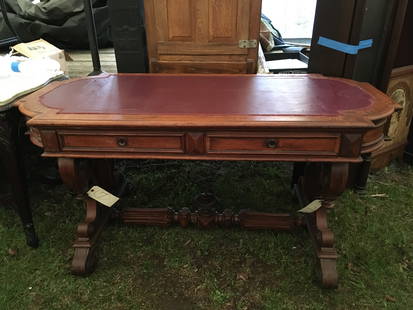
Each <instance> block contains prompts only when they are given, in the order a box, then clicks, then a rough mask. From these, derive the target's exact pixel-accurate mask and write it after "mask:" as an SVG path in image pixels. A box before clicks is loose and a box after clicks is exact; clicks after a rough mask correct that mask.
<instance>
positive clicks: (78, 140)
mask: <svg viewBox="0 0 413 310" xmlns="http://www.w3.org/2000/svg"><path fill="white" fill-rule="evenodd" d="M58 136H59V140H60V145H61V148H62V150H63V151H80V150H82V151H85V150H88V151H96V152H99V151H112V152H113V151H115V152H145V153H183V152H184V134H183V133H127V132H125V133H123V132H120V133H110V132H96V133H91V132H87V133H86V132H59V133H58Z"/></svg>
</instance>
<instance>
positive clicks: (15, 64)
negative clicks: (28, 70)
mask: <svg viewBox="0 0 413 310" xmlns="http://www.w3.org/2000/svg"><path fill="white" fill-rule="evenodd" d="M11 71H13V72H20V70H19V62H18V61H13V62H12V63H11Z"/></svg>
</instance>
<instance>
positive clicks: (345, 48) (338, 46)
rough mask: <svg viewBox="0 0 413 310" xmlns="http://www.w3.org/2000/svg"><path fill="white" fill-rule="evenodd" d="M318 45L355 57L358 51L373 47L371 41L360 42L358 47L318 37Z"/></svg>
mask: <svg viewBox="0 0 413 310" xmlns="http://www.w3.org/2000/svg"><path fill="white" fill-rule="evenodd" d="M318 44H319V45H321V46H324V47H328V48H331V49H333V50H336V51H340V52H343V53H346V54H351V55H356V54H358V52H359V50H361V49H364V48H369V47H372V46H373V39H369V40H363V41H360V43H359V44H358V45H352V44H346V43H342V42H338V41H335V40H331V39H327V38H324V37H320V38H319V39H318Z"/></svg>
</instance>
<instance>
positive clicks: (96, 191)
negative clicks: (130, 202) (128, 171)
mask: <svg viewBox="0 0 413 310" xmlns="http://www.w3.org/2000/svg"><path fill="white" fill-rule="evenodd" d="M87 195H88V196H89V197H90V198H92V199H94V200H96V201H98V202H100V203H101V204H103V205H105V206H107V207H109V208H110V207H112V206H113V205H114V204H115V203H116V202H117V201H118V200H119V197H116V196H114V195H112V194H111V193H109V192H107V191H105V190H104V189H103V188H101V187H99V186H93V187H92V188H91V189H90V190H89V191H88V192H87Z"/></svg>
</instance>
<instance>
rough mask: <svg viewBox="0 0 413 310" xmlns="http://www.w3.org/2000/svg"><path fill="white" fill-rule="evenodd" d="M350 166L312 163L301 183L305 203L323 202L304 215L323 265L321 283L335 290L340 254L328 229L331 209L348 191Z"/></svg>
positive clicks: (319, 259) (332, 234) (320, 263)
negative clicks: (341, 195) (316, 200)
mask: <svg viewBox="0 0 413 310" xmlns="http://www.w3.org/2000/svg"><path fill="white" fill-rule="evenodd" d="M348 169H349V166H348V164H346V163H331V164H320V163H317V164H309V165H308V167H307V168H306V174H305V176H304V179H303V180H302V182H301V183H302V191H303V192H304V194H305V197H306V200H307V201H311V200H313V199H321V200H322V206H321V208H320V209H318V210H317V211H315V212H314V213H310V214H307V215H306V216H305V219H306V224H307V228H308V231H309V233H310V235H311V237H312V239H313V241H314V246H315V250H316V255H317V259H318V261H319V265H320V273H321V284H322V285H323V287H326V288H335V287H337V284H338V275H337V268H336V262H337V257H338V255H337V251H336V249H335V248H334V233H333V232H332V231H331V230H330V228H329V227H328V221H327V213H328V209H330V208H332V207H334V201H335V199H336V198H337V197H338V196H339V195H340V194H341V193H342V192H343V191H344V190H345V189H346V185H347V178H348Z"/></svg>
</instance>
